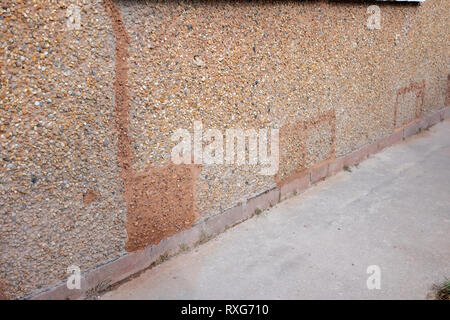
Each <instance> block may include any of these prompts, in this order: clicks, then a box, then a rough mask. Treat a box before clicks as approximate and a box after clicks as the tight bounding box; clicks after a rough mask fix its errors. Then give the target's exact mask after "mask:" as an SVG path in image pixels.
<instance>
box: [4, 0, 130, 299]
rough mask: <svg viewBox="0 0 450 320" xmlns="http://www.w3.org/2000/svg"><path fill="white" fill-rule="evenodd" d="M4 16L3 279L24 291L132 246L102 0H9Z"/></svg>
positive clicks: (15, 291) (111, 43)
mask: <svg viewBox="0 0 450 320" xmlns="http://www.w3.org/2000/svg"><path fill="white" fill-rule="evenodd" d="M74 3H75V4H78V5H79V7H80V8H82V12H81V16H82V21H83V24H82V28H81V29H80V30H67V28H66V12H67V8H68V6H69V5H71V4H74ZM0 17H1V18H0V34H1V37H0V43H1V46H0V65H1V74H0V83H1V87H0V131H1V132H0V277H1V278H3V280H4V282H5V284H6V285H5V286H7V288H8V291H9V292H10V294H11V295H12V296H14V297H19V296H24V295H26V294H29V293H31V292H33V291H36V289H38V288H41V287H42V288H45V287H47V286H51V285H54V284H55V283H57V282H58V281H59V280H61V279H63V278H65V277H66V276H67V274H66V269H67V267H68V266H70V265H71V264H76V265H79V266H80V267H81V269H82V270H86V269H88V268H91V267H93V266H95V265H97V264H99V263H103V262H105V261H107V260H110V259H113V258H115V257H117V256H118V255H119V254H121V253H122V252H124V243H125V238H126V232H125V228H124V223H125V214H126V211H125V204H124V201H123V196H122V193H123V190H122V189H123V187H122V180H121V179H120V176H119V172H120V170H119V168H118V162H117V156H116V154H117V133H116V132H117V130H116V126H115V119H116V116H115V113H114V89H113V78H114V34H113V32H112V27H111V22H110V19H109V18H108V16H107V15H106V13H105V10H104V7H103V6H102V4H101V3H100V2H98V1H85V2H81V1H79V2H76V1H75V2H74V1H3V3H2V6H1V7H0Z"/></svg>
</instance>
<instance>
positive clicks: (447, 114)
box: [440, 107, 450, 120]
mask: <svg viewBox="0 0 450 320" xmlns="http://www.w3.org/2000/svg"><path fill="white" fill-rule="evenodd" d="M440 113H441V120H445V119H448V118H450V107H447V108H444V109H442V110H441V111H440Z"/></svg>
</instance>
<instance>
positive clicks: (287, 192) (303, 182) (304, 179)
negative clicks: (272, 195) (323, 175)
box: [280, 172, 311, 199]
mask: <svg viewBox="0 0 450 320" xmlns="http://www.w3.org/2000/svg"><path fill="white" fill-rule="evenodd" d="M310 180H311V177H310V173H309V172H307V173H304V174H302V175H301V176H299V177H298V178H297V179H295V180H292V181H291V182H289V183H286V184H284V185H283V186H281V190H280V198H281V199H286V198H288V197H289V196H291V195H292V194H295V193H300V192H303V191H304V190H306V189H308V187H309V185H310Z"/></svg>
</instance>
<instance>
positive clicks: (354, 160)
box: [344, 148, 367, 167]
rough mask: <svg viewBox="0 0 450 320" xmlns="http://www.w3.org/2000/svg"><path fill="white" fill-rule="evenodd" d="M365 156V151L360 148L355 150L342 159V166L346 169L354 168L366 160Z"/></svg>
mask: <svg viewBox="0 0 450 320" xmlns="http://www.w3.org/2000/svg"><path fill="white" fill-rule="evenodd" d="M366 156H367V150H364V149H362V148H361V149H358V150H355V151H353V152H351V153H349V154H347V155H346V156H345V157H344V166H348V167H351V166H354V165H356V164H358V163H360V162H361V161H363V160H364V159H365V158H366Z"/></svg>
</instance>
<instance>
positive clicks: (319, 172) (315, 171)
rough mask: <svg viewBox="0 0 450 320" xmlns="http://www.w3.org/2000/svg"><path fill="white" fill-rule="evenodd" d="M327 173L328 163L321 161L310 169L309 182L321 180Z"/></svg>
mask: <svg viewBox="0 0 450 320" xmlns="http://www.w3.org/2000/svg"><path fill="white" fill-rule="evenodd" d="M327 174H328V163H322V164H319V165H317V166H314V167H313V168H312V169H311V184H313V183H316V182H318V181H320V180H323V179H325V178H326V177H327Z"/></svg>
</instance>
